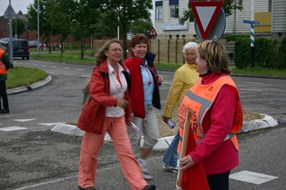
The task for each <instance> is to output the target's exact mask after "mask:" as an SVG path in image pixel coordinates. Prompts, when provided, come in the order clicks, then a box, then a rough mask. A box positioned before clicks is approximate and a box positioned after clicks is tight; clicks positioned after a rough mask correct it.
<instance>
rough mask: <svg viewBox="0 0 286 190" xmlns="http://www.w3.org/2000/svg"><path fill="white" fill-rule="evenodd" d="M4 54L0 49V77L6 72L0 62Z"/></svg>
mask: <svg viewBox="0 0 286 190" xmlns="http://www.w3.org/2000/svg"><path fill="white" fill-rule="evenodd" d="M4 53H5V51H3V50H2V49H0V75H6V74H7V71H6V66H5V64H4V63H3V61H2V56H3V54H4Z"/></svg>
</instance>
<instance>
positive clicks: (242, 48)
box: [226, 35, 286, 69]
mask: <svg viewBox="0 0 286 190" xmlns="http://www.w3.org/2000/svg"><path fill="white" fill-rule="evenodd" d="M226 40H227V41H235V49H234V62H235V66H236V67H237V68H238V69H243V68H246V67H248V66H250V39H249V36H242V35H241V36H234V35H232V36H231V35H229V36H227V37H226ZM254 55H255V56H254V65H255V66H259V67H265V68H273V69H285V68H286V38H284V39H283V40H282V41H280V42H278V41H277V40H276V39H269V38H256V39H255V54H254Z"/></svg>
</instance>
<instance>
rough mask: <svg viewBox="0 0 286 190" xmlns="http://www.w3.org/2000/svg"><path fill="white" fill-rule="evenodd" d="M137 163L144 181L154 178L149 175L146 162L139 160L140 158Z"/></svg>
mask: <svg viewBox="0 0 286 190" xmlns="http://www.w3.org/2000/svg"><path fill="white" fill-rule="evenodd" d="M138 162H139V165H140V168H141V170H142V175H143V178H144V179H146V180H150V179H153V178H154V177H153V176H152V175H150V174H149V170H148V166H147V163H146V161H145V160H143V159H141V158H138Z"/></svg>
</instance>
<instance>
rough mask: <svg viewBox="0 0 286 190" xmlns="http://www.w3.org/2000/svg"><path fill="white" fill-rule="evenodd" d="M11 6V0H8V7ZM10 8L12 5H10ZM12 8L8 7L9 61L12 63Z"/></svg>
mask: <svg viewBox="0 0 286 190" xmlns="http://www.w3.org/2000/svg"><path fill="white" fill-rule="evenodd" d="M10 7H11V0H9V8H10ZM11 8H12V7H11ZM12 16H13V15H12V10H11V9H9V37H10V41H9V46H10V62H11V63H12V64H13V42H12V40H13V34H12Z"/></svg>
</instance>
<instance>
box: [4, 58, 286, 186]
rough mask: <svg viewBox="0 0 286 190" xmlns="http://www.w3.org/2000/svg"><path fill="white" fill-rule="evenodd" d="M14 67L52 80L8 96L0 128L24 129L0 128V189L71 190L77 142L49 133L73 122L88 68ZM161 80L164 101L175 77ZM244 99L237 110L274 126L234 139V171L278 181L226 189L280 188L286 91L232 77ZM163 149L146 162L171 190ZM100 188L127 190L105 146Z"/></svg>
mask: <svg viewBox="0 0 286 190" xmlns="http://www.w3.org/2000/svg"><path fill="white" fill-rule="evenodd" d="M15 65H23V66H32V67H37V68H40V69H43V70H45V71H47V72H48V73H50V75H51V76H52V77H53V80H52V82H51V83H49V84H48V85H46V86H44V87H41V88H39V89H36V90H32V91H28V92H24V93H19V94H14V95H10V96H9V103H10V110H11V113H10V114H8V115H1V116H0V128H5V127H14V128H15V127H23V128H25V129H22V130H15V131H0V165H1V167H0V189H1V190H11V189H18V190H24V189H25V190H26V189H27V190H36V189H41V190H56V189H57V190H75V189H76V186H77V182H76V181H77V169H78V159H79V150H80V143H81V137H73V136H68V135H63V134H58V133H54V132H51V131H50V129H51V128H52V127H53V126H54V124H55V123H58V122H66V121H73V120H76V119H77V117H78V115H79V113H80V109H81V108H80V104H81V100H82V92H81V90H82V89H83V88H84V86H85V84H86V82H87V81H88V79H89V76H90V73H91V71H92V67H91V66H85V65H71V64H59V63H48V62H42V61H34V60H30V61H26V60H25V61H20V60H19V61H16V62H15ZM159 73H160V74H162V75H163V76H164V78H165V82H164V84H163V85H162V86H161V97H162V104H163V105H164V103H165V97H166V94H167V92H168V89H169V86H170V83H171V81H172V77H173V72H165V71H159ZM234 80H235V81H236V83H237V85H238V87H239V89H240V93H241V98H242V104H243V109H244V110H246V111H251V112H259V113H265V114H269V115H271V116H272V117H274V118H276V119H277V120H278V121H279V126H278V127H275V128H272V129H267V130H261V131H257V132H251V133H247V134H242V135H239V140H240V147H241V149H240V155H241V164H240V166H239V167H237V168H236V169H235V170H234V171H232V173H236V172H239V171H243V170H248V171H252V172H258V173H263V174H267V175H272V176H276V177H278V178H277V179H274V180H272V181H269V182H266V183H263V184H261V185H255V184H252V183H246V182H241V181H237V180H230V182H231V189H232V190H241V189H246V190H248V189H249V190H250V189H251V190H256V189H261V190H266V189H267V190H269V189H271V190H282V189H286V179H285V178H286V177H285V176H286V169H285V168H286V162H285V157H286V149H285V147H284V145H285V144H286V142H285V141H286V138H285V137H286V131H285V130H286V128H285V125H286V110H285V104H286V96H285V93H286V88H285V80H283V79H268V78H252V77H234ZM161 158H162V152H159V151H156V152H154V154H153V155H152V156H151V157H150V159H149V165H150V168H152V173H153V174H154V176H155V179H154V180H152V181H150V183H152V184H153V183H154V184H156V186H157V189H159V190H172V189H175V181H176V174H173V173H168V172H164V171H163V169H162V168H161ZM97 189H98V190H103V189H105V190H109V189H118V190H125V189H126V190H127V189H129V188H128V185H127V184H126V182H125V180H124V178H123V176H122V173H121V171H120V167H119V164H118V162H117V159H116V155H115V152H114V150H113V146H112V144H109V143H107V144H105V145H104V147H103V149H102V152H101V156H100V164H99V167H98V172H97Z"/></svg>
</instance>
